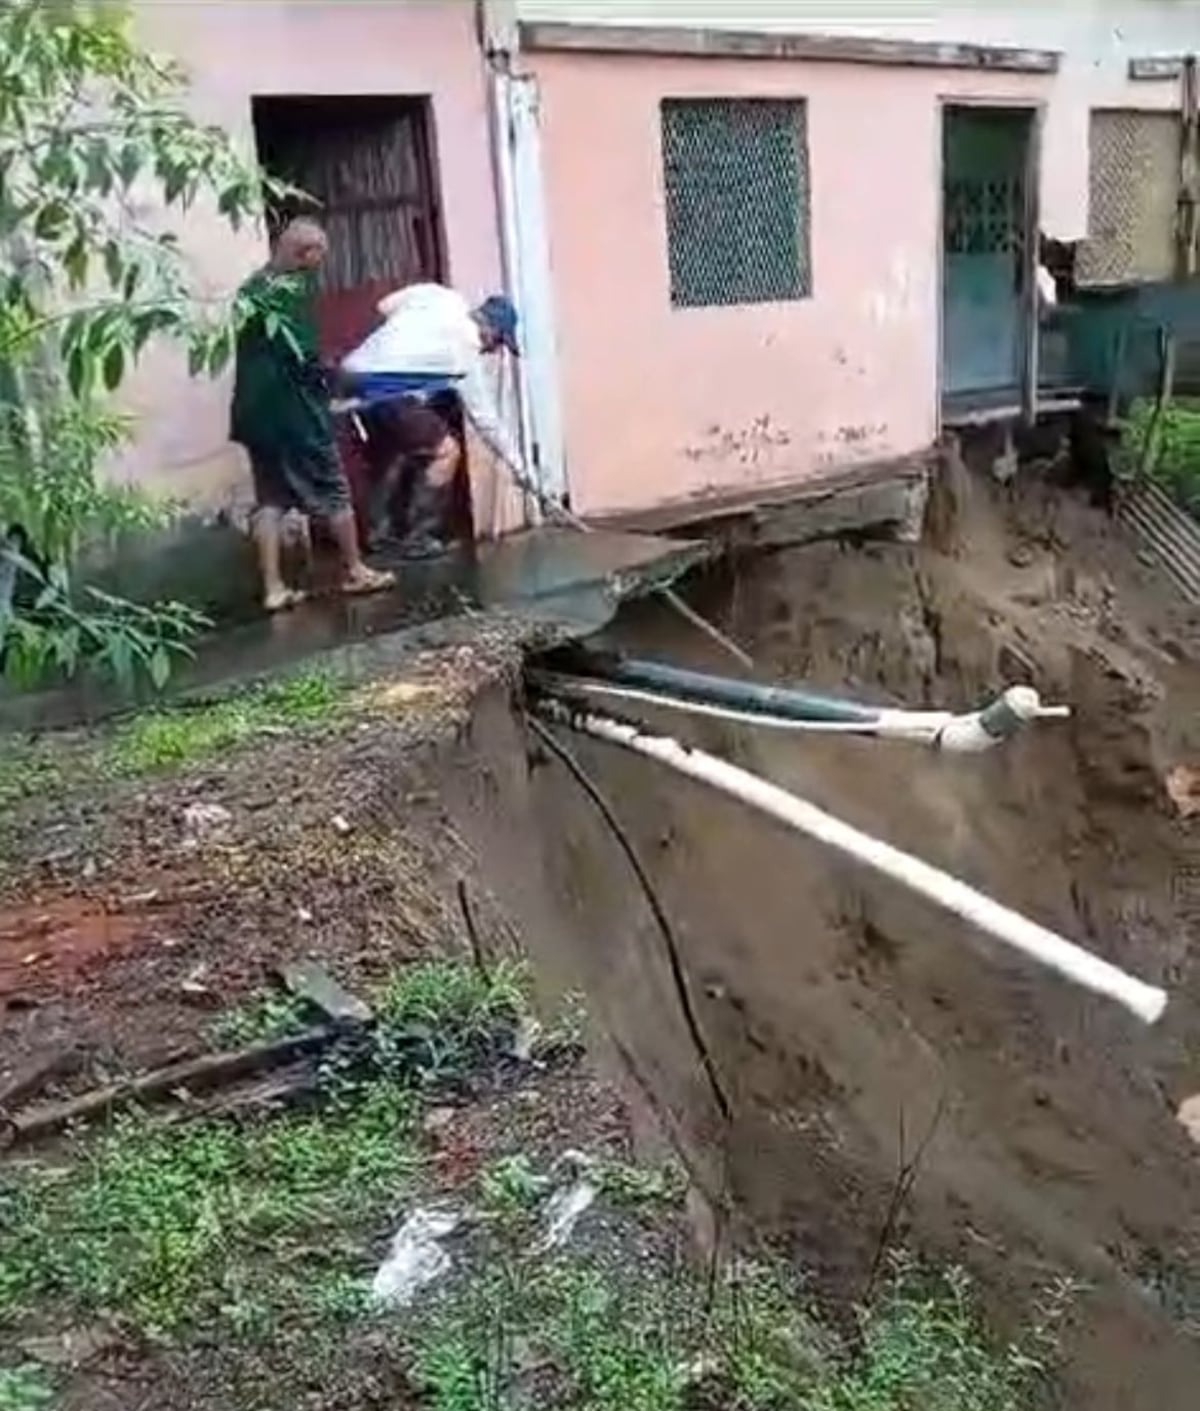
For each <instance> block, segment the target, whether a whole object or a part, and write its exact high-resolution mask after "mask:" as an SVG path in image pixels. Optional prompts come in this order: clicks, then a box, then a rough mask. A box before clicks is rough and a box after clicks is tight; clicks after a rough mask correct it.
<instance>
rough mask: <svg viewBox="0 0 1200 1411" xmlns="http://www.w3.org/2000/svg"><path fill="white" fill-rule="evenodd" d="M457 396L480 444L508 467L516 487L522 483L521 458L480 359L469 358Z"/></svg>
mask: <svg viewBox="0 0 1200 1411" xmlns="http://www.w3.org/2000/svg"><path fill="white" fill-rule="evenodd" d="M458 395H459V400H460V401H461V402H462V408H463V412H464V413H465V415H466V417H467V420H468V421H470V423H471V425H472V426H473V427H474V428H475V430H476V431H477V432H478V433H479V437H480V439H481V440H482V441H483V443H484V444H485V445H486V446H487V447H488V449H489V450H490V451H492V452H493V454H495V455H496V456H498V457H499V458H500V460H502V461H503V462H504V464H505V465H506V466H508V468H509V470H510V471H511V472H512V474H513V478H514V479H515V480H516V481H517V483H518V484H522V483H523V482H526V481H527V480H528V476H527V475H526V471H525V459H524V457H523V456H522V455H521V448H520V446H518V445H517V443H516V442H515V441H514V439H513V437H512V436H511V434H510V433H509V430H508V428H507V426H505V424H504V422H503V421H502V420H501V417H500V414H499V412H498V411H497V409H496V401H495V398H494V397H493V396H492V390H491V388H490V387H489V386H488V382H487V376H486V374H485V373H484V370H483V360H482V359H481V358H478V357H475V358H472V359H471V365H470V367H469V368H468V370H467V374H466V376H465V377H464V378H463V380H462V381H461V382H460V383H459V387H458Z"/></svg>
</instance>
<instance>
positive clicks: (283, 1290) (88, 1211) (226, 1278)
mask: <svg viewBox="0 0 1200 1411" xmlns="http://www.w3.org/2000/svg"><path fill="white" fill-rule="evenodd" d="M412 1118H413V1106H412V1102H411V1099H410V1098H409V1097H408V1095H407V1094H406V1093H405V1092H403V1091H402V1090H401V1089H400V1088H399V1087H397V1086H396V1085H393V1084H387V1083H379V1084H374V1085H372V1086H370V1087H367V1088H363V1089H359V1090H357V1091H356V1092H355V1093H354V1095H353V1101H345V1102H340V1101H333V1102H330V1103H329V1104H327V1105H326V1106H325V1107H323V1108H322V1110H321V1111H320V1112H319V1113H315V1114H309V1115H303V1116H286V1117H280V1118H277V1119H275V1120H273V1121H270V1122H266V1123H262V1124H257V1125H254V1126H249V1127H239V1126H237V1125H235V1124H233V1123H219V1122H199V1123H195V1124H191V1125H187V1126H184V1127H164V1126H159V1125H156V1124H154V1123H153V1122H151V1121H150V1120H149V1119H147V1118H144V1117H140V1116H137V1117H133V1118H126V1119H123V1120H121V1121H119V1122H117V1123H116V1124H115V1125H114V1126H113V1127H112V1128H111V1129H110V1130H109V1131H108V1132H106V1133H105V1134H103V1135H102V1136H100V1137H99V1138H96V1139H94V1140H81V1141H80V1143H79V1144H78V1145H77V1146H76V1147H75V1149H74V1152H73V1156H74V1158H75V1163H74V1165H73V1166H72V1167H71V1168H70V1169H69V1171H67V1172H65V1173H64V1172H62V1171H55V1170H46V1169H41V1168H34V1169H33V1170H28V1171H25V1172H22V1173H20V1174H16V1175H13V1174H6V1175H5V1176H3V1177H0V1322H2V1321H3V1320H4V1319H5V1318H8V1319H12V1318H14V1317H16V1316H17V1315H18V1314H19V1313H20V1312H21V1311H22V1310H23V1309H26V1308H28V1307H29V1306H31V1305H34V1304H38V1305H45V1304H46V1303H47V1302H48V1301H53V1303H54V1304H55V1305H57V1306H58V1307H59V1308H60V1309H62V1310H64V1311H66V1310H70V1312H71V1313H73V1314H74V1315H75V1316H77V1317H87V1316H93V1317H94V1316H98V1315H100V1314H103V1313H105V1312H107V1311H109V1310H113V1309H119V1310H121V1312H122V1313H123V1315H124V1316H125V1317H126V1318H128V1319H131V1320H133V1321H134V1322H135V1323H136V1324H137V1325H139V1326H141V1327H143V1328H145V1329H146V1330H147V1331H150V1332H156V1333H161V1332H167V1331H171V1330H175V1329H178V1328H179V1327H180V1326H181V1325H183V1324H184V1323H188V1324H191V1325H193V1326H200V1325H202V1324H204V1323H205V1322H207V1321H212V1320H226V1321H228V1322H230V1323H231V1324H233V1325H234V1326H235V1327H236V1328H237V1329H238V1330H240V1331H245V1330H246V1329H247V1328H248V1326H249V1325H250V1324H251V1323H252V1322H253V1320H254V1319H255V1317H256V1316H257V1315H258V1314H259V1313H262V1314H264V1315H265V1314H267V1313H269V1312H270V1308H271V1306H272V1304H273V1303H275V1302H277V1301H278V1300H280V1299H282V1300H283V1301H284V1302H285V1303H288V1302H291V1301H292V1296H293V1295H294V1288H289V1282H290V1281H289V1278H288V1275H287V1273H286V1259H287V1254H288V1249H289V1246H292V1245H295V1244H303V1245H306V1246H311V1245H312V1244H313V1243H314V1242H315V1241H318V1239H319V1236H320V1234H321V1232H322V1231H326V1230H331V1229H336V1228H339V1227H342V1226H345V1225H350V1226H354V1225H355V1224H356V1223H357V1222H360V1221H363V1220H366V1219H370V1218H372V1217H377V1216H378V1215H379V1214H380V1213H382V1212H385V1211H387V1210H388V1209H390V1208H391V1207H392V1206H393V1205H394V1204H395V1202H396V1201H397V1200H398V1198H399V1197H400V1196H401V1194H402V1193H403V1192H404V1190H405V1189H406V1187H407V1186H408V1183H409V1179H410V1177H411V1174H412V1171H413V1166H414V1157H413V1149H412V1143H411V1134H412ZM267 1248H269V1249H270V1250H271V1251H272V1257H271V1258H270V1259H264V1258H263V1255H262V1251H263V1250H264V1249H267ZM325 1272H327V1273H330V1274H334V1275H341V1274H343V1273H344V1272H346V1271H345V1269H344V1267H343V1266H339V1265H338V1264H337V1262H336V1260H333V1261H331V1262H329V1263H328V1265H327V1268H326V1270H325Z"/></svg>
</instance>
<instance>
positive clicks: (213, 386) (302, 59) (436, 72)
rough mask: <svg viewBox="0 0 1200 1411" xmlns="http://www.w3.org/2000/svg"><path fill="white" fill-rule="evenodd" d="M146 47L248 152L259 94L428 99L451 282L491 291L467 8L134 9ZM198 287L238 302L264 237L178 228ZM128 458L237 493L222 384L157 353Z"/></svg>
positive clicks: (200, 217)
mask: <svg viewBox="0 0 1200 1411" xmlns="http://www.w3.org/2000/svg"><path fill="white" fill-rule="evenodd" d="M136 13H137V20H138V25H139V29H140V32H141V34H142V37H143V39H144V40H145V41H146V42H147V43H148V44H149V45H150V46H151V47H153V48H155V49H157V50H159V51H161V52H164V53H167V54H170V55H172V56H174V57H176V58H177V59H179V60H180V61H181V62H182V63H183V64H184V65H185V66H186V68H187V70H188V72H189V75H190V78H191V95H190V99H189V102H190V105H191V107H192V109H193V111H195V112H196V113H197V114H198V115H199V116H200V117H202V118H203V119H204V120H206V121H212V122H218V123H221V124H222V125H223V126H225V127H226V128H228V129H229V130H230V131H231V132H233V133H234V134H235V135H236V136H237V137H238V138H239V139H241V140H242V141H243V142H244V143H245V144H246V145H247V146H249V145H250V144H251V143H252V140H253V135H252V129H251V118H250V102H251V98H252V97H253V96H254V95H268V94H277V95H278V94H295V95H317V94H390V95H413V96H418V95H420V96H423V95H428V96H429V97H430V98H431V100H432V106H433V118H434V135H435V144H436V159H437V166H438V176H439V182H440V192H441V200H442V214H443V226H444V229H445V237H446V251H447V255H448V259H449V275H450V278H451V280H452V281H453V282H455V283H456V284H457V285H458V286H459V287H461V288H463V289H464V290H468V291H480V292H482V291H486V290H488V289H490V288H492V287H494V286H495V284H496V282H497V279H498V270H499V264H500V259H499V244H498V231H497V219H496V206H495V198H494V194H493V182H492V169H491V156H490V147H489V137H488V115H487V90H486V84H485V76H484V70H483V66H482V63H481V59H480V53H479V46H478V42H477V38H476V33H475V20H474V6H473V5H472V4H470V3H467V0H388V2H387V3H371V0H361V2H360V0H253V3H246V4H233V3H225V2H224V0H138V4H137V9H136ZM180 234H181V236H182V237H183V239H184V241H185V244H186V248H187V250H188V253H189V254H190V255H191V257H192V259H193V261H194V263H195V267H196V272H197V277H198V279H199V281H200V282H201V284H202V285H203V286H205V287H206V288H208V289H209V290H210V291H211V292H213V293H221V292H226V291H229V290H230V289H232V288H234V287H235V286H236V285H237V284H238V283H239V282H240V281H241V279H243V278H244V277H245V276H246V275H247V274H248V273H249V272H250V271H251V270H252V269H254V268H255V266H256V265H258V264H260V263H261V262H262V260H263V258H264V254H265V243H264V237H263V235H262V234H261V232H253V231H248V232H244V233H243V234H241V235H235V234H233V233H232V232H231V231H230V230H229V229H228V227H227V226H226V225H225V224H224V223H223V222H222V221H221V220H220V219H219V218H218V217H217V216H216V214H215V212H212V211H203V210H201V211H198V212H195V213H194V214H193V215H191V216H190V217H189V218H188V219H187V220H186V221H185V222H184V223H183V224H182V226H181V227H180ZM125 400H126V404H127V405H128V407H129V408H130V410H131V411H132V412H133V413H134V414H135V416H136V417H137V419H138V439H137V444H136V446H135V448H134V449H133V451H132V452H131V454H130V455H129V456H128V457H127V458H126V459H125V461H124V462H123V463H122V465H121V467H120V468H119V470H120V473H123V474H126V475H130V476H133V477H136V478H137V479H138V480H140V481H141V482H143V483H145V484H149V485H151V486H152V487H153V488H154V489H156V490H158V491H160V492H162V493H166V494H168V495H171V496H175V497H179V498H181V499H186V500H188V501H190V502H192V503H198V504H201V505H206V506H214V505H219V504H222V503H228V502H230V501H235V500H237V499H239V498H241V497H242V496H244V494H245V493H246V490H247V485H246V476H245V473H244V469H243V465H242V458H241V454H240V452H238V451H237V450H236V448H234V447H232V446H230V445H229V443H228V440H227V436H226V432H227V428H228V403H229V381H228V378H225V379H221V380H218V381H217V382H204V381H192V380H190V379H188V377H187V375H186V369H185V368H184V367H183V366H182V364H181V361H180V360H179V358H178V357H177V356H176V355H175V354H174V353H173V352H172V351H169V350H164V349H159V350H157V351H156V352H155V353H154V354H153V355H152V356H151V357H150V358H148V359H147V361H146V363H145V365H144V366H143V368H142V369H141V371H140V372H139V374H138V376H137V377H136V378H135V379H134V380H133V382H132V383H131V384H130V386H129V388H128V390H127V394H126V396H125Z"/></svg>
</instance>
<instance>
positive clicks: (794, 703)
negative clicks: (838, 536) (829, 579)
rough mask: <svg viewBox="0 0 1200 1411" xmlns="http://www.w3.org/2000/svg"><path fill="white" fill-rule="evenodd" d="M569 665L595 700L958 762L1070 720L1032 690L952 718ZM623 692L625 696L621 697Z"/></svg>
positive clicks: (662, 672)
mask: <svg viewBox="0 0 1200 1411" xmlns="http://www.w3.org/2000/svg"><path fill="white" fill-rule="evenodd" d="M568 659H569V660H571V661H572V664H573V665H574V666H575V668H576V671H577V679H575V680H573V681H572V683H571V686H572V688H575V687H580V688H582V687H583V686H585V685H586V688H587V690H589V691H590V692H593V693H599V694H606V695H611V696H614V697H618V698H622V699H626V700H638V701H642V702H649V703H651V704H662V705H673V706H676V707H677V708H679V709H682V710H689V709H690V710H692V711H693V713H695V714H721V711H720V710H713V711H702V710H699V709H698V706H699V705H701V704H703V705H707V706H711V707H721V708H726V709H727V710H728V711H729V712H730V714H728V715H727V716H726V717H725V718H727V719H731V720H750V721H753V719H754V718H755V717H759V716H761V717H764V719H763V723H764V724H767V725H773V726H775V727H776V728H780V729H786V728H788V726H787V725H786V723H785V722H787V721H796V722H802V726H801V727H800V728H809V729H815V728H819V727H820V726H821V725H823V724H827V725H828V726H830V727H833V729H834V731H835V733H836V732H838V731H844V732H847V733H852V734H864V735H877V736H880V737H882V738H884V739H893V740H915V741H917V742H920V743H923V744H928V745H932V746H934V747H936V748H939V749H946V750H951V751H953V752H955V753H960V754H965V753H977V752H979V751H981V750H987V749H991V747H992V746H993V745H996V744H998V743H1000V741H1002V740H1008V739H1011V738H1012V737H1013V736H1014V735H1016V734H1018V733H1019V732H1020V731H1021V730H1022V729H1023V728H1024V727H1025V726H1026V725H1028V724H1029V723H1030V722H1031V721H1034V720H1065V719H1067V718H1069V716H1070V714H1071V712H1070V709H1069V707H1067V706H1045V705H1043V704H1042V700H1041V697H1040V696H1039V695H1038V693H1037V692H1036V691H1035V690H1034V689H1033V688H1032V687H1030V686H1010V687H1009V688H1008V690H1006V691H1005V692H1004V693H1003V695H1001V696H999V697H998V698H997V699H996V700H995V701H993V702H992V703H991V704H990V705H987V706H984V707H983V708H982V709H981V710H977V711H970V712H968V713H966V714H962V715H956V714H953V713H951V712H950V711H933V710H929V711H918V710H905V709H898V708H896V707H892V706H876V705H868V704H866V703H865V702H862V701H853V700H847V699H846V698H845V697H842V696H829V695H825V694H822V693H820V692H817V691H808V690H796V689H794V688H792V687H788V686H767V685H764V684H762V683H761V682H758V681H742V680H738V679H736V678H731V677H728V676H712V675H708V674H705V673H703V672H698V671H688V670H685V669H683V668H681V667H677V666H670V665H668V664H667V663H665V662H659V661H647V660H643V659H639V658H636V657H624V656H620V655H616V654H612V653H603V652H589V651H584V652H579V653H576V654H575V655H574V657H573V658H568ZM602 683H603V684H602ZM617 688H620V689H617ZM625 691H628V692H629V694H627V695H623V694H622V693H623V692H625ZM793 728H795V727H793Z"/></svg>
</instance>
